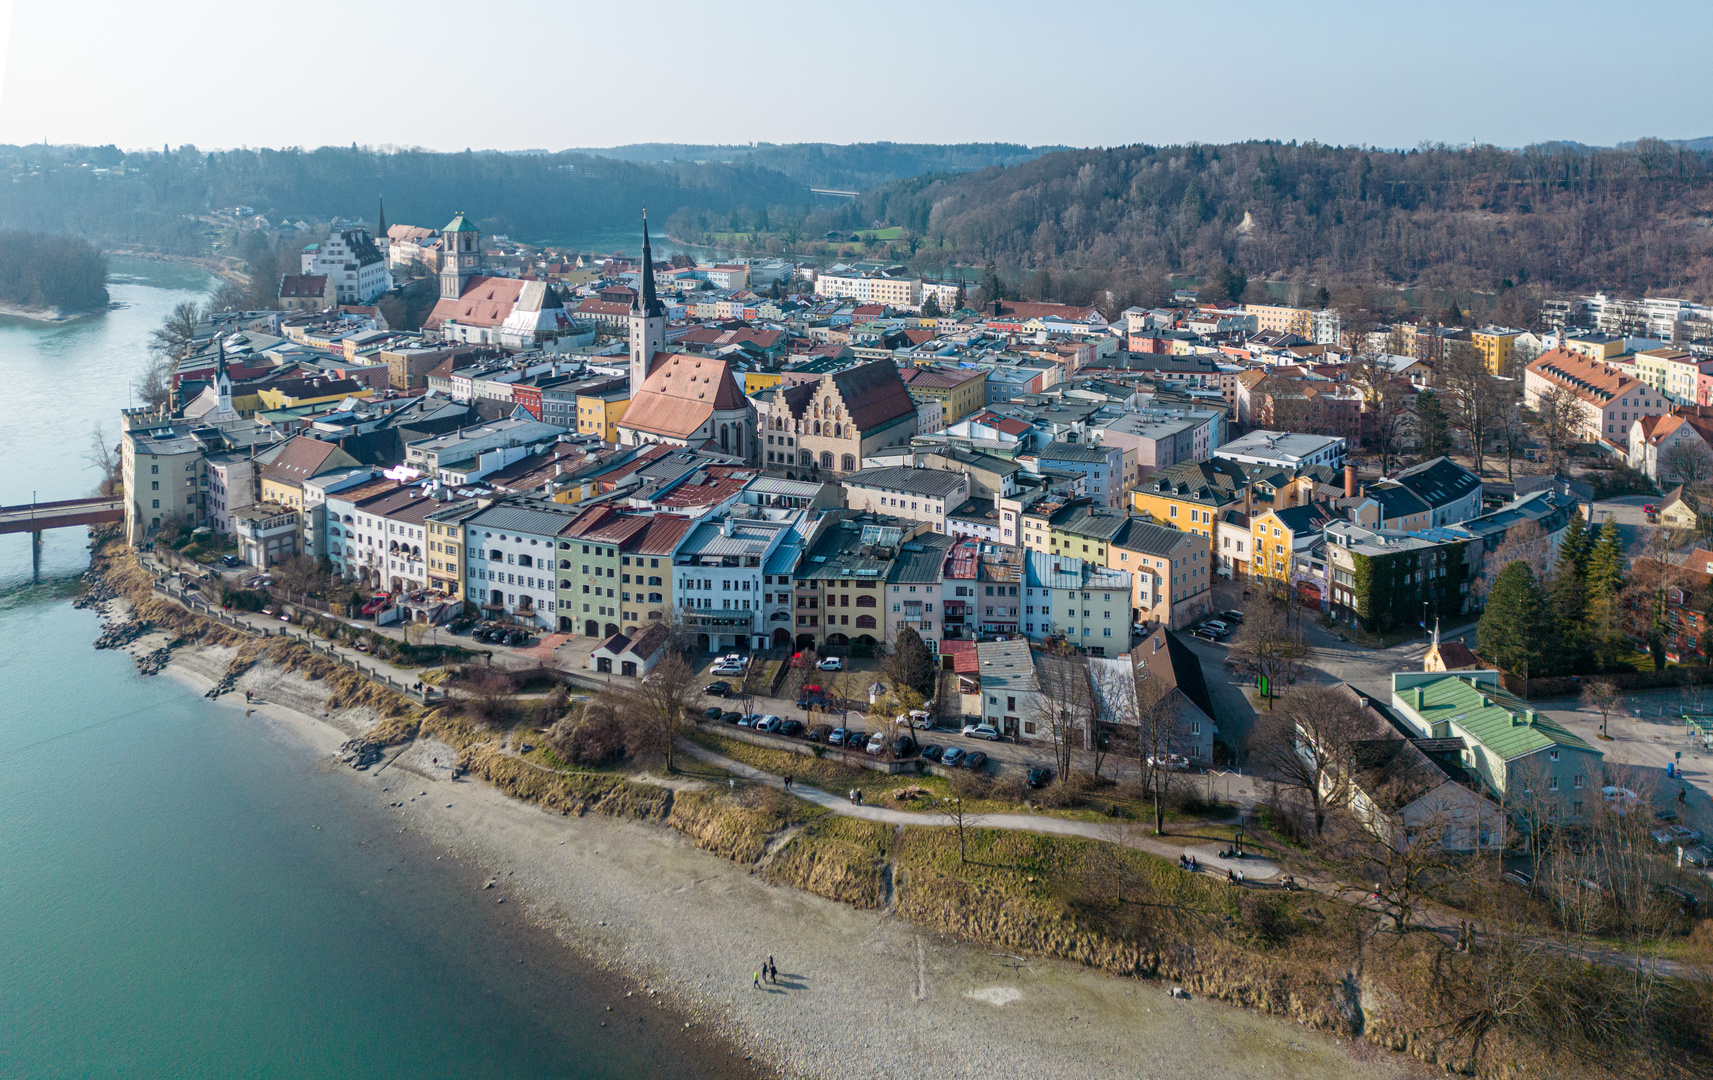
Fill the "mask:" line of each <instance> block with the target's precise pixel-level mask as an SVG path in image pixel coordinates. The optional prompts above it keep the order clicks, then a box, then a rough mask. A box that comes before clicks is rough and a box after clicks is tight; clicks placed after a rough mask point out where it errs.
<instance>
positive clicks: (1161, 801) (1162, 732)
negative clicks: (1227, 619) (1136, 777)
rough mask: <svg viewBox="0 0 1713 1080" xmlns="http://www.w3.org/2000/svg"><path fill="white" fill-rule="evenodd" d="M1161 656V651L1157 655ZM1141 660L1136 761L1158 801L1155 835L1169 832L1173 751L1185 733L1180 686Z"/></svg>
mask: <svg viewBox="0 0 1713 1080" xmlns="http://www.w3.org/2000/svg"><path fill="white" fill-rule="evenodd" d="M1155 655H1159V654H1155ZM1149 659H1151V657H1147V656H1144V657H1142V658H1141V659H1140V660H1138V662H1137V664H1136V669H1135V680H1134V681H1135V686H1136V690H1135V693H1136V764H1137V767H1138V768H1140V769H1141V770H1142V777H1143V782H1144V784H1146V786H1147V790H1148V793H1149V795H1150V796H1151V797H1152V798H1153V801H1154V835H1155V836H1160V835H1163V834H1164V833H1165V831H1166V796H1167V791H1168V789H1169V788H1170V787H1171V783H1172V775H1173V769H1172V750H1173V748H1174V747H1175V746H1177V745H1179V739H1181V737H1182V736H1183V734H1184V723H1183V718H1182V716H1181V715H1180V713H1179V710H1178V700H1177V697H1178V695H1177V693H1176V688H1175V687H1174V686H1172V685H1171V684H1170V682H1169V680H1168V679H1167V678H1166V677H1165V675H1164V674H1163V673H1162V672H1161V671H1160V670H1157V669H1152V668H1151V667H1150V665H1149V664H1148V662H1147V661H1148V660H1149Z"/></svg>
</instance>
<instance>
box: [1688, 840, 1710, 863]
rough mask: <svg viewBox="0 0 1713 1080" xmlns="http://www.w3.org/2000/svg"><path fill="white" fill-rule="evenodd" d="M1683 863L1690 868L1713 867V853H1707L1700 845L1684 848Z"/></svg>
mask: <svg viewBox="0 0 1713 1080" xmlns="http://www.w3.org/2000/svg"><path fill="white" fill-rule="evenodd" d="M1683 861H1684V862H1685V863H1686V864H1688V865H1690V866H1709V865H1713V852H1710V851H1708V850H1707V849H1706V848H1705V847H1702V846H1700V845H1696V846H1695V847H1689V848H1684V849H1683Z"/></svg>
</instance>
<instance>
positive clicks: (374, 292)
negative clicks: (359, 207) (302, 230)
mask: <svg viewBox="0 0 1713 1080" xmlns="http://www.w3.org/2000/svg"><path fill="white" fill-rule="evenodd" d="M303 272H304V273H305V274H325V275H327V279H328V280H329V281H331V282H333V286H334V288H335V289H336V290H338V295H339V302H340V303H341V304H367V303H369V302H370V301H372V300H374V299H375V298H376V297H378V296H380V295H381V294H382V293H384V292H386V291H387V290H389V289H391V288H392V287H393V274H392V271H391V270H388V269H387V260H386V256H384V255H382V254H381V249H380V247H379V246H378V245H377V244H376V243H375V241H374V240H373V239H372V238H371V237H370V236H369V231H368V230H367V229H346V230H345V231H343V232H337V233H334V234H333V235H332V236H330V237H328V238H327V240H326V242H325V243H321V244H312V245H310V246H309V247H307V248H305V249H304V250H303Z"/></svg>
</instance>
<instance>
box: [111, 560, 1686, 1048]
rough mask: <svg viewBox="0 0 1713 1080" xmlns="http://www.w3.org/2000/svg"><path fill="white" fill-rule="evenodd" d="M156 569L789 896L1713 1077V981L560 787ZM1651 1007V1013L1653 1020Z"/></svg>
mask: <svg viewBox="0 0 1713 1080" xmlns="http://www.w3.org/2000/svg"><path fill="white" fill-rule="evenodd" d="M137 573H138V574H140V575H141V579H142V580H141V591H140V592H139V591H138V590H137V588H136V586H137V582H136V580H135V579H131V580H129V581H128V582H127V583H126V584H124V585H121V582H120V581H115V584H116V585H120V586H121V589H122V591H125V592H126V593H127V595H131V596H133V602H134V603H135V604H137V605H138V607H139V609H141V608H142V606H143V605H145V604H146V605H148V609H147V610H146V611H143V610H139V615H140V617H144V618H149V619H151V620H152V621H154V622H156V624H157V625H158V626H162V627H165V628H169V629H172V630H175V631H176V632H178V633H180V634H181V635H183V636H187V637H196V638H197V639H199V640H202V641H204V642H206V643H209V644H225V645H235V646H237V647H238V649H239V655H238V656H237V657H235V658H234V660H233V664H234V665H238V664H240V663H250V662H260V661H264V660H265V661H266V662H269V663H274V664H279V665H281V666H282V667H285V668H287V669H288V670H297V671H299V672H300V673H302V674H303V675H304V676H305V677H306V678H310V679H312V680H313V679H321V680H324V681H326V682H327V684H328V686H329V690H330V696H331V697H332V698H333V700H334V702H336V703H344V704H367V705H369V706H370V707H372V708H376V710H377V712H380V713H382V715H384V716H387V720H385V721H383V725H391V727H388V728H387V729H386V730H387V733H388V737H389V738H392V737H404V738H408V737H409V735H407V734H405V732H406V731H408V732H410V733H411V734H414V733H415V732H416V731H417V729H418V727H419V726H420V729H421V731H422V733H423V734H425V735H430V736H432V737H434V738H437V739H440V740H442V741H444V742H446V743H448V744H449V745H451V746H452V747H453V748H454V749H456V750H457V751H458V753H459V755H460V760H461V761H462V762H463V763H464V764H465V765H466V766H468V767H469V768H470V770H471V771H472V772H474V773H476V774H477V775H479V776H482V777H484V778H486V779H488V780H489V781H491V782H492V783H494V784H495V786H497V787H499V788H500V789H501V790H503V791H505V792H507V793H508V794H510V795H512V796H513V797H515V798H518V799H521V800H524V801H526V802H533V803H535V804H537V805H539V806H541V807H542V808H543V809H546V810H549V811H552V812H557V813H561V814H568V815H569V814H578V815H581V814H584V813H591V812H593V813H600V814H607V815H611V816H617V817H626V818H630V819H633V820H637V821H643V822H650V823H658V824H664V825H667V826H669V827H671V828H674V829H676V830H678V831H680V832H682V833H683V834H684V835H685V836H686V837H687V838H688V839H690V840H691V841H692V842H694V843H695V844H697V845H698V846H699V847H702V848H704V849H705V850H708V851H710V852H713V853H715V854H718V855H720V856H721V857H723V858H727V859H730V860H732V861H734V862H736V863H737V864H739V865H742V866H747V867H749V868H750V870H751V872H752V873H759V874H762V875H764V876H765V877H766V878H767V879H769V880H770V881H774V882H777V883H779V884H782V885H789V886H792V887H795V888H800V889H803V890H805V891H808V892H811V893H815V894H817V895H820V896H823V897H827V898H829V899H832V900H836V901H839V902H843V903H848V904H852V905H854V906H857V907H861V908H869V909H873V908H879V907H882V906H890V907H891V909H892V910H893V911H894V912H895V913H896V914H898V915H899V916H902V917H904V918H906V919H909V920H911V921H913V922H915V923H917V924H919V925H921V926H923V927H925V928H927V929H930V930H936V931H940V932H943V933H946V934H948V935H952V936H956V937H959V938H965V939H969V940H974V941H980V942H983V943H985V944H988V945H991V946H994V947H1000V948H1005V949H1009V950H1013V951H1017V952H1023V953H1032V954H1036V955H1043V956H1051V957H1058V958H1062V959H1066V960H1070V961H1075V962H1078V963H1082V964H1085V965H1088V966H1090V967H1094V968H1097V969H1099V970H1102V971H1106V972H1110V973H1112V974H1115V975H1121V976H1127V977H1143V978H1161V979H1170V980H1172V981H1173V982H1176V983H1179V984H1181V985H1183V986H1185V987H1187V988H1188V989H1189V990H1191V991H1192V992H1195V993H1201V994H1205V995H1208V996H1212V997H1217V998H1220V999H1222V1000H1226V1001H1229V1002H1232V1003H1235V1004H1241V1005H1246V1006H1249V1007H1252V1008H1256V1009H1259V1010H1261V1011H1264V1012H1268V1013H1272V1014H1275V1015H1279V1016H1284V1017H1289V1018H1292V1019H1295V1020H1298V1021H1299V1022H1302V1023H1305V1024H1308V1025H1310V1026H1313V1027H1317V1028H1321V1029H1325V1030H1329V1031H1333V1032H1337V1033H1341V1034H1345V1035H1350V1036H1357V1037H1362V1038H1365V1039H1367V1040H1368V1041H1371V1042H1374V1043H1376V1044H1378V1045H1382V1046H1386V1047H1389V1048H1391V1049H1394V1050H1400V1051H1404V1052H1408V1053H1411V1054H1414V1055H1415V1056H1417V1057H1420V1058H1422V1059H1423V1060H1426V1061H1429V1062H1432V1063H1435V1064H1439V1065H1441V1066H1443V1067H1446V1068H1448V1069H1451V1070H1455V1071H1459V1072H1464V1073H1467V1074H1473V1075H1481V1076H1491V1077H1499V1076H1521V1075H1541V1076H1564V1075H1577V1076H1583V1077H1593V1078H1605V1077H1618V1076H1639V1075H1656V1076H1672V1077H1676V1076H1685V1077H1687V1076H1693V1075H1706V1074H1707V1072H1706V1071H1705V1070H1707V1069H1708V1068H1709V1066H1710V1064H1713V1057H1710V1056H1709V1048H1708V1045H1707V1025H1706V1024H1705V1023H1704V1020H1705V1018H1706V1017H1707V1016H1708V1015H1709V992H1708V988H1707V986H1706V985H1705V984H1700V983H1685V982H1681V981H1673V980H1653V981H1650V982H1648V983H1647V984H1646V985H1645V986H1643V985H1642V983H1641V982H1640V980H1638V979H1636V978H1635V977H1634V976H1633V975H1625V974H1624V973H1622V972H1620V971H1617V970H1615V969H1611V968H1603V967H1598V966H1595V965H1590V964H1586V963H1583V962H1580V961H1575V960H1569V959H1563V958H1559V957H1556V956H1550V955H1549V956H1545V957H1543V956H1540V955H1534V956H1531V957H1525V958H1522V959H1519V957H1518V955H1517V954H1515V953H1513V952H1511V951H1507V949H1505V948H1503V947H1499V946H1494V947H1490V948H1483V949H1480V950H1476V951H1475V952H1473V953H1456V952H1453V951H1452V950H1450V949H1449V948H1448V947H1447V945H1446V943H1445V942H1444V941H1443V940H1442V939H1440V938H1439V937H1437V936H1434V935H1429V934H1403V935H1393V934H1381V933H1376V931H1375V929H1374V917H1373V915H1372V914H1371V913H1368V912H1364V911H1361V910H1359V909H1356V908H1352V907H1350V906H1347V905H1344V904H1341V903H1338V902H1336V901H1333V900H1329V899H1327V898H1326V897H1324V896H1320V895H1317V894H1302V893H1285V892H1279V891H1273V890H1265V889H1254V888H1251V889H1241V888H1235V887H1232V886H1229V885H1227V884H1225V883H1223V882H1220V881H1217V880H1215V879H1213V878H1210V877H1208V876H1206V875H1192V874H1188V873H1186V872H1184V871H1183V870H1181V869H1179V868H1178V867H1177V866H1175V865H1174V864H1172V863H1171V862H1170V861H1169V860H1164V859H1159V858H1156V857H1154V856H1151V855H1148V854H1145V853H1143V852H1140V851H1136V850H1134V849H1131V848H1126V847H1121V846H1119V845H1117V844H1113V843H1107V842H1103V841H1100V840H1091V839H1083V838H1071V837H1062V836H1045V835H1039V834H1034V833H1027V832H1013V831H999V830H989V829H967V830H966V843H967V848H966V856H967V857H965V858H960V855H959V850H958V840H957V835H956V832H955V830H953V829H950V828H947V827H944V826H943V825H937V824H932V823H931V822H932V821H933V819H932V818H929V817H927V816H925V817H924V824H923V825H921V826H906V827H900V828H891V827H888V826H885V825H881V824H877V823H872V822H865V821H860V820H853V819H849V818H844V817H841V816H838V815H834V814H829V813H827V812H826V811H823V810H820V809H818V808H815V807H812V806H808V805H806V804H804V803H803V802H801V801H800V800H796V799H792V798H789V797H787V796H785V795H784V794H783V793H782V792H779V791H777V790H774V789H771V788H759V787H753V786H748V785H738V786H736V787H735V788H734V787H729V786H727V785H726V784H724V783H721V782H719V781H720V780H723V779H724V778H723V777H719V776H712V777H711V778H713V779H715V780H716V782H715V783H714V784H711V785H708V786H707V787H704V788H703V789H701V790H683V791H674V790H672V789H670V788H668V787H666V786H663V785H659V784H652V783H643V782H639V781H637V780H633V779H629V778H627V777H626V776H625V775H624V774H623V772H622V771H620V770H618V769H613V770H559V769H554V768H552V767H551V764H549V762H552V763H557V759H556V758H553V757H552V756H551V755H550V754H548V755H532V759H525V758H522V757H518V756H517V755H514V754H511V753H509V752H507V751H506V750H505V749H504V747H505V745H506V742H507V740H508V738H509V736H510V734H511V733H510V731H509V730H508V729H507V728H505V727H503V726H494V725H488V724H485V723H483V722H481V721H479V720H476V719H473V718H472V717H470V716H469V715H466V713H465V710H464V704H463V703H460V702H456V701H455V702H452V703H450V704H449V705H445V706H441V707H439V708H436V709H433V710H428V711H426V712H423V711H422V710H420V709H419V708H418V707H416V706H415V705H414V704H413V703H411V702H408V701H406V700H405V699H403V698H400V697H399V696H398V695H396V694H393V693H392V692H391V691H390V690H386V689H385V688H381V687H376V686H375V685H374V684H373V683H371V682H369V681H368V680H367V679H363V678H362V677H361V676H358V675H356V674H355V673H354V672H350V671H349V669H346V668H344V667H342V666H340V665H338V664H335V663H334V662H332V661H329V660H327V659H326V658H324V657H318V656H315V655H314V654H312V653H310V652H309V650H308V649H307V648H306V647H304V646H303V645H302V644H301V643H297V642H289V641H280V640H275V641H269V642H267V643H265V644H264V643H262V642H259V641H257V640H256V639H254V638H251V637H250V636H249V635H246V634H243V633H242V632H240V631H236V630H233V629H232V628H230V627H226V626H224V625H223V624H220V623H217V622H214V621H212V620H208V619H205V618H202V617H201V616H198V615H195V614H193V613H190V612H187V611H185V610H184V609H183V608H179V607H178V606H177V605H176V604H171V603H170V602H166V601H160V600H158V599H157V598H155V597H153V596H152V595H151V594H149V593H148V591H147V590H148V582H147V575H146V573H142V572H141V571H140V570H138V571H137ZM121 576H123V575H122V574H121ZM110 580H112V577H111V576H110ZM704 737H705V738H706V739H707V742H705V743H704V745H708V744H710V743H711V744H712V745H713V746H714V747H715V748H717V749H719V750H720V751H721V752H722V753H729V754H730V756H732V757H733V758H734V759H736V760H740V761H745V762H746V763H751V764H755V765H756V766H757V767H761V768H766V769H768V770H769V771H774V772H783V771H790V772H793V773H794V774H795V775H796V776H797V777H798V778H799V779H801V780H802V781H804V782H809V783H814V784H816V785H817V786H826V787H828V788H829V789H830V790H834V791H838V792H842V791H844V790H846V789H847V788H848V787H849V786H851V782H850V772H849V767H848V766H845V765H842V764H839V763H838V762H837V761H836V760H833V759H830V758H824V759H816V758H811V757H803V756H798V755H787V754H785V753H784V752H782V751H769V750H765V749H764V748H761V747H752V746H750V745H749V744H747V743H738V742H736V741H735V740H729V739H719V738H717V737H713V736H704ZM763 755H777V758H774V757H768V756H763ZM544 766H545V767H544ZM700 768H705V767H703V766H700V764H699V763H697V764H694V765H691V766H690V769H691V770H692V771H694V770H697V769H700ZM863 779H864V781H865V784H864V790H865V792H869V793H871V801H879V800H878V799H877V798H874V795H873V793H878V792H883V791H898V790H907V788H909V787H915V788H919V789H924V790H925V791H926V790H937V789H935V788H933V787H932V785H935V784H944V783H945V782H944V781H940V780H937V779H936V778H923V777H914V776H906V777H896V778H892V777H886V776H884V775H883V774H879V773H872V772H867V771H864V773H863ZM911 801H914V800H908V799H905V800H897V801H896V802H894V801H893V800H890V799H889V800H888V803H887V804H888V805H899V804H901V803H908V802H911ZM999 808H1005V809H1011V808H1012V807H1009V806H1006V807H999ZM1525 959H1526V961H1527V962H1526V963H1525V962H1524V960H1525ZM1643 991H1645V993H1646V994H1647V995H1648V1003H1647V1007H1646V1008H1642V1009H1635V1008H1633V1007H1632V1005H1633V1003H1634V1002H1635V1001H1636V999H1637V997H1638V994H1639V993H1642V992H1643ZM1613 1002H1619V1003H1620V1004H1621V1005H1622V1008H1619V1007H1615V1006H1614V1005H1613Z"/></svg>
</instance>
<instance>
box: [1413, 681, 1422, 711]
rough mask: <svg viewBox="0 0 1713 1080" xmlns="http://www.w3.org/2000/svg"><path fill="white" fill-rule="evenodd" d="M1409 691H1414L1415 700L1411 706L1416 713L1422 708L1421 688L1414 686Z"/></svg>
mask: <svg viewBox="0 0 1713 1080" xmlns="http://www.w3.org/2000/svg"><path fill="white" fill-rule="evenodd" d="M1411 689H1412V690H1414V691H1415V695H1414V696H1415V700H1414V702H1412V704H1413V705H1414V706H1415V708H1416V711H1417V712H1420V711H1421V707H1422V688H1421V687H1420V686H1415V687H1412V688H1411Z"/></svg>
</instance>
